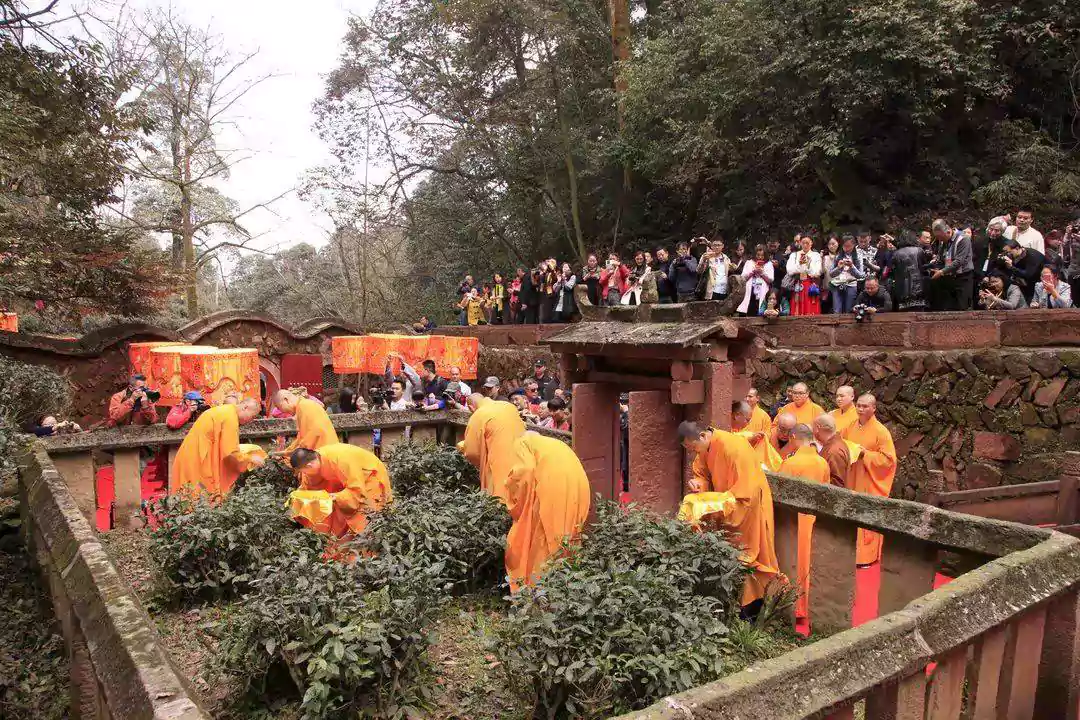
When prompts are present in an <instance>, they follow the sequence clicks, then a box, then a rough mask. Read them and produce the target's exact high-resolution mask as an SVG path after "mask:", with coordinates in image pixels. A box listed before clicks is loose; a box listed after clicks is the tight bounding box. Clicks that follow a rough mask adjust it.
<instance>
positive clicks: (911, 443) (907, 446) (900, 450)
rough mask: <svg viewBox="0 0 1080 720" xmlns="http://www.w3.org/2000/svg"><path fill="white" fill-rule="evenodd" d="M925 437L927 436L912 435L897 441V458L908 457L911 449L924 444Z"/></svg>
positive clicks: (920, 434)
mask: <svg viewBox="0 0 1080 720" xmlns="http://www.w3.org/2000/svg"><path fill="white" fill-rule="evenodd" d="M924 437H926V436H925V435H923V434H922V433H911V434H910V435H905V436H904V437H902V438H900V439H899V440H897V441H896V456H897V457H898V458H902V457H904V456H905V455H907V454H908V452H909V451H910V450H911V448H913V447H915V446H916V445H918V444H919V443H921V442H922V440H923V438H924Z"/></svg>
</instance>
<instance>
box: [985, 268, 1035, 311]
mask: <svg viewBox="0 0 1080 720" xmlns="http://www.w3.org/2000/svg"><path fill="white" fill-rule="evenodd" d="M1025 305H1027V303H1026V302H1024V294H1023V293H1022V292H1020V288H1018V287H1016V286H1015V285H1010V286H1009V288H1008V290H1006V289H1005V281H1004V280H1002V279H1001V278H1000V277H998V276H996V275H994V276H992V277H987V278H983V281H982V282H981V283H979V306H980V307H981V308H983V309H984V310H1017V309H1019V308H1022V307H1024V306H1025Z"/></svg>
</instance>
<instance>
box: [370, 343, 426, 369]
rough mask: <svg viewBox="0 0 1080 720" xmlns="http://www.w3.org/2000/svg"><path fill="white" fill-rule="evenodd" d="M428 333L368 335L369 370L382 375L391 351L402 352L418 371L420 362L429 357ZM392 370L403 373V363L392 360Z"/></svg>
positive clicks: (406, 360)
mask: <svg viewBox="0 0 1080 720" xmlns="http://www.w3.org/2000/svg"><path fill="white" fill-rule="evenodd" d="M430 339H431V338H430V337H428V336H427V335H378V334H373V335H368V336H367V342H366V346H367V371H368V372H369V373H371V374H373V375H382V374H383V373H384V372H385V371H386V361H387V359H388V358H389V357H390V354H391V353H400V354H401V356H402V357H404V358H405V362H407V363H409V365H411V366H412V367H413V368H414V369H415V370H416V371H417V372H420V363H422V362H424V361H425V360H427V359H428V357H429V356H428V341H429V340H430ZM390 368H391V370H392V371H393V372H394V374H395V375H397V374H400V373H401V363H400V362H399V361H398V360H396V359H395V360H392V361H391V364H390Z"/></svg>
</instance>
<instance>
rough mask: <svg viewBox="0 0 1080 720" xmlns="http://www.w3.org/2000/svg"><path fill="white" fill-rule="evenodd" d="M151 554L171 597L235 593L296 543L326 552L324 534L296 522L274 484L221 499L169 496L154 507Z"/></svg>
mask: <svg viewBox="0 0 1080 720" xmlns="http://www.w3.org/2000/svg"><path fill="white" fill-rule="evenodd" d="M154 513H155V514H156V516H157V518H158V526H157V527H156V528H154V529H153V530H152V531H151V533H150V540H151V542H150V552H151V556H152V557H153V558H154V560H155V562H156V563H157V566H158V568H159V573H160V576H161V579H162V580H163V581H164V584H165V588H164V589H165V590H166V594H167V595H168V596H172V597H176V596H179V597H180V598H181V599H185V600H194V599H210V598H216V597H232V596H236V595H238V594H240V593H242V592H244V591H246V590H247V589H248V588H249V587H250V584H251V581H252V578H253V576H254V575H255V573H256V572H258V570H259V569H260V568H262V567H263V566H264V565H267V564H268V563H271V562H273V561H274V560H275V559H277V558H278V557H279V556H280V555H282V554H283V553H286V552H288V551H289V550H290V549H291V548H292V547H293V546H299V547H301V548H310V549H312V550H321V549H322V548H323V547H324V546H325V542H326V541H325V538H324V537H322V536H320V535H317V534H316V533H313V532H311V531H310V530H305V529H303V528H301V527H299V526H298V525H296V524H294V523H293V522H292V521H291V520H290V519H289V517H288V514H287V513H286V512H285V507H284V503H283V501H282V498H281V496H280V495H279V494H278V493H277V492H276V491H275V490H274V489H273V488H271V487H268V486H258V487H248V488H241V489H239V490H236V491H234V492H232V493H230V494H229V495H227V496H226V497H225V498H224V499H223V500H222V501H220V502H217V503H212V502H209V501H207V500H205V499H202V498H200V499H199V500H197V501H192V500H189V499H184V498H178V497H169V498H166V499H165V500H164V501H163V502H161V503H159V504H158V505H157V506H155V508H154Z"/></svg>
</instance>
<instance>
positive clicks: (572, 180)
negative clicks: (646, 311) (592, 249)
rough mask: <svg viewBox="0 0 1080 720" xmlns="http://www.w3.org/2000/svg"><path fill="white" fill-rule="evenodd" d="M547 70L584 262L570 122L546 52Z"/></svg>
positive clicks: (576, 235) (577, 243)
mask: <svg viewBox="0 0 1080 720" xmlns="http://www.w3.org/2000/svg"><path fill="white" fill-rule="evenodd" d="M546 54H547V63H548V68H549V70H550V72H551V89H552V95H553V98H554V100H555V115H556V116H557V117H558V119H559V134H560V136H561V140H562V144H563V162H564V163H565V165H566V181H567V185H568V188H567V191H568V192H569V193H570V218H571V220H573V223H574V246H575V248H574V249H575V250H576V251H577V254H578V257H579V258H580V259H581V261H582V262H584V261H585V238H584V236H583V234H582V231H581V199H580V197H579V195H578V178H577V166H576V164H575V163H574V150H573V147H571V145H570V122H569V121H568V120H567V119H566V111H565V110H564V109H563V105H562V83H561V82H560V80H559V71H558V68H556V67H555V62H554V59H553V58H552V57H551V53H550V52H547V53H546Z"/></svg>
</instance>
